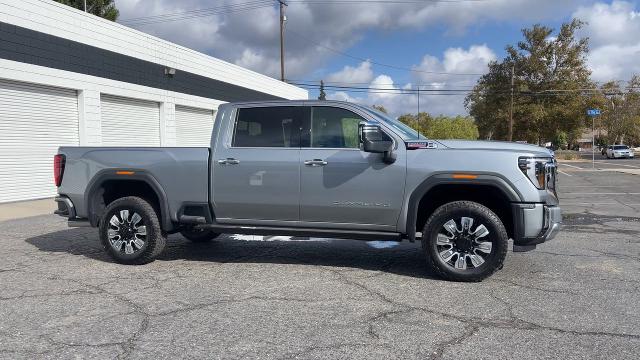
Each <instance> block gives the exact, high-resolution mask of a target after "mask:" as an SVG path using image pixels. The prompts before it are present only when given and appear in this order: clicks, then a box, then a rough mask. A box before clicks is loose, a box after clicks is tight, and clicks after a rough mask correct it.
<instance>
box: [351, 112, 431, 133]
mask: <svg viewBox="0 0 640 360" xmlns="http://www.w3.org/2000/svg"><path fill="white" fill-rule="evenodd" d="M361 108H362V109H363V110H365V111H367V112H368V113H369V114H371V115H373V116H374V117H376V118H377V119H378V120H380V121H382V122H384V123H386V124H388V125H389V126H391V127H392V128H393V130H395V131H396V132H397V133H398V135H400V137H402V139H403V140H426V139H427V138H426V137H424V136H423V135H422V134H418V132H417V131H416V130H414V129H413V128H411V127H410V126H408V125H406V124H405V123H403V122H401V121H398V120H396V119H393V118H391V117H389V115H387V114H384V113H382V112H380V111H377V110H375V109H371V108H368V107H366V106H362V107H361Z"/></svg>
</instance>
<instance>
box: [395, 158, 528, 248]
mask: <svg viewBox="0 0 640 360" xmlns="http://www.w3.org/2000/svg"><path fill="white" fill-rule="evenodd" d="M456 174H458V173H453V172H439V173H436V174H433V175H431V176H429V177H428V178H427V179H425V180H424V181H422V182H421V183H420V184H419V185H418V186H416V187H415V188H414V189H413V191H412V192H411V195H409V200H408V204H407V223H406V232H407V237H408V238H409V240H410V241H415V239H416V224H417V221H418V210H419V206H420V201H421V200H422V198H423V197H424V196H425V195H426V194H427V193H428V192H429V191H430V190H431V189H433V188H434V187H436V186H439V185H469V186H478V185H483V186H491V187H494V188H496V189H498V190H499V191H501V192H502V194H503V195H504V196H505V198H507V199H509V201H510V202H519V201H523V196H522V193H520V191H518V189H517V188H516V187H515V186H514V185H513V183H511V182H510V181H509V180H508V179H507V178H506V177H504V176H503V175H501V174H498V173H486V172H469V171H465V172H464V174H465V175H467V174H468V175H472V177H473V178H459V177H454V175H456Z"/></svg>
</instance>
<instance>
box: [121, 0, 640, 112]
mask: <svg viewBox="0 0 640 360" xmlns="http://www.w3.org/2000/svg"><path fill="white" fill-rule="evenodd" d="M246 2H247V0H217V1H211V0H183V1H180V2H176V1H169V0H116V5H117V6H118V7H119V8H120V11H121V19H122V20H123V21H124V20H126V19H131V18H137V17H143V16H152V15H158V14H172V13H181V12H184V11H190V10H195V9H214V12H215V11H216V10H215V9H218V8H219V7H220V6H237V5H238V4H245V3H246ZM252 3H256V2H252ZM257 4H258V5H257V6H255V8H253V7H254V6H253V5H252V9H251V10H247V11H238V12H230V13H219V12H218V13H217V14H216V15H214V16H208V17H195V18H189V19H187V20H181V21H169V22H162V23H154V24H150V25H144V26H138V27H137V28H138V29H140V30H142V31H145V32H148V33H150V34H153V35H156V36H159V37H161V38H164V39H167V40H169V41H174V42H177V43H179V44H182V45H185V46H188V47H191V48H193V49H195V50H198V51H201V52H205V53H207V54H210V55H212V56H214V57H218V58H221V59H224V60H226V61H229V62H232V63H235V64H238V65H240V66H244V67H247V68H250V69H252V70H254V71H258V72H260V73H263V74H267V75H269V76H273V77H279V47H278V45H279V43H278V35H279V31H278V11H277V7H276V6H275V2H274V1H267V0H265V1H264V2H263V3H257ZM287 16H288V22H287V30H286V33H287V35H286V38H287V40H286V42H287V53H286V59H287V76H286V77H287V79H290V80H307V81H310V80H314V81H317V80H319V79H324V80H325V81H326V82H328V83H329V84H331V83H332V82H334V83H335V82H349V83H358V84H354V86H361V87H384V88H388V87H398V88H401V87H403V88H415V87H416V86H417V85H418V84H423V85H424V86H425V87H426V88H440V89H454V88H461V87H471V86H472V85H473V84H474V83H475V81H476V80H477V78H478V76H460V75H456V74H458V73H474V74H475V73H484V72H486V64H487V63H488V62H489V61H491V60H494V59H501V58H503V57H504V47H505V45H506V44H515V43H516V42H517V41H518V40H520V39H521V33H520V30H521V29H522V28H523V27H529V26H531V25H533V24H535V23H540V24H544V25H547V26H551V27H553V28H558V27H559V26H560V24H561V23H562V22H565V21H569V20H570V19H571V18H573V17H579V18H581V19H583V20H585V21H588V22H589V25H587V26H586V27H585V28H584V29H583V30H582V31H581V33H580V36H588V37H590V38H591V39H592V40H591V53H590V54H589V56H588V58H587V62H588V64H589V66H590V68H591V69H592V71H593V78H594V80H597V81H606V80H609V79H621V80H626V79H628V78H630V76H631V75H632V74H634V73H640V61H637V60H636V59H640V6H638V1H637V0H636V1H610V0H603V1H588V0H560V1H558V0H535V1H532V0H471V1H468V0H462V1H459V2H439V1H438V0H435V1H433V0H431V1H429V0H425V1H422V2H413V3H402V4H398V3H391V4H389V3H387V4H382V3H381V2H380V1H376V0H372V1H370V2H369V3H363V2H360V3H356V4H344V3H337V2H336V1H335V0H329V1H326V2H324V3H321V4H318V3H315V4H314V3H312V2H309V1H308V0H307V1H305V0H297V1H294V0H292V1H291V4H290V6H289V7H288V8H287ZM329 49H335V50H337V51H338V52H344V53H348V54H350V55H352V56H354V57H356V58H361V59H370V61H369V62H367V61H361V60H358V59H354V58H349V57H347V56H343V55H340V54H338V53H336V52H335V51H331V50H329ZM374 62H378V63H384V64H391V65H394V66H397V67H403V68H408V69H414V70H417V71H408V70H401V69H395V68H388V67H383V66H377V65H375V64H374ZM433 71H435V72H445V73H453V74H439V75H435V74H428V73H425V72H433ZM343 85H345V84H343ZM328 92H329V96H330V97H331V98H335V99H344V100H349V101H355V102H360V103H366V104H369V105H372V104H378V105H384V106H385V107H387V108H388V109H389V110H390V111H391V113H392V114H394V115H399V114H401V113H405V112H415V111H416V110H417V98H416V97H415V96H412V95H397V94H395V95H394V94H376V93H366V92H349V91H337V90H334V89H331V90H329V91H328ZM316 96H317V90H311V91H310V97H316ZM463 100H464V96H430V95H422V96H421V97H420V104H421V110H423V111H424V110H426V111H429V112H431V113H434V114H439V113H443V114H449V115H456V114H462V115H464V114H466V109H464V106H463Z"/></svg>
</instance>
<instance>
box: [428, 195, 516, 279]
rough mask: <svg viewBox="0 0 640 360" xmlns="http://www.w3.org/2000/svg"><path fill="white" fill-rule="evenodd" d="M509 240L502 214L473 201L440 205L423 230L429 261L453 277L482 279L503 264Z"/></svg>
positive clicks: (447, 275) (445, 274)
mask: <svg viewBox="0 0 640 360" xmlns="http://www.w3.org/2000/svg"><path fill="white" fill-rule="evenodd" d="M508 244H509V236H508V235H507V231H506V229H505V227H504V225H503V224H502V221H501V220H500V218H499V217H498V216H497V215H496V214H495V213H494V212H493V211H491V210H490V209H489V208H487V207H485V206H483V205H481V204H478V203H476V202H472V201H455V202H451V203H448V204H445V205H442V206H440V207H439V208H438V209H436V211H434V213H433V214H432V215H431V216H430V217H429V219H428V220H427V222H426V224H425V226H424V230H423V231H422V248H423V250H424V252H425V257H426V260H427V265H428V266H429V268H430V269H432V270H433V271H434V272H435V273H437V274H438V275H440V276H441V277H443V278H445V279H447V280H453V281H464V282H474V281H482V280H483V279H485V278H487V277H488V276H490V275H491V274H493V273H494V272H496V271H497V270H498V269H500V268H502V265H503V263H504V259H505V257H506V255H507V249H508Z"/></svg>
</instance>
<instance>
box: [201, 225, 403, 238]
mask: <svg viewBox="0 0 640 360" xmlns="http://www.w3.org/2000/svg"><path fill="white" fill-rule="evenodd" d="M198 228H201V229H209V230H213V231H215V232H217V233H226V234H243V235H283V236H304V237H327V238H338V239H354V240H389V241H400V240H401V239H402V236H401V234H400V233H396V232H388V231H357V230H341V229H313V228H298V227H275V226H274V227H272V226H242V225H221V224H205V225H200V226H198Z"/></svg>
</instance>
